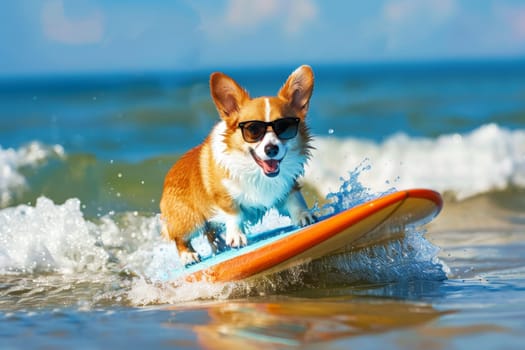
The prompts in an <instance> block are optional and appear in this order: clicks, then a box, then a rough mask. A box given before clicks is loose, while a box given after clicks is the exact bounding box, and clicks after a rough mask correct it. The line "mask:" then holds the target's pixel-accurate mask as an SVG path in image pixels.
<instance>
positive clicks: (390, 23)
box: [376, 0, 459, 52]
mask: <svg viewBox="0 0 525 350" xmlns="http://www.w3.org/2000/svg"><path fill="white" fill-rule="evenodd" d="M458 10H459V9H458V4H457V2H456V0H390V1H387V2H385V4H384V6H383V8H382V13H381V16H380V21H379V23H376V28H377V29H378V31H379V32H381V33H382V36H384V38H385V40H386V49H387V51H388V52H399V51H400V50H404V49H407V48H414V47H418V46H419V44H423V43H424V42H425V41H427V40H429V38H431V37H432V36H433V35H435V33H436V32H437V31H438V30H440V29H441V28H443V27H444V26H445V25H446V23H447V22H448V21H450V20H451V19H453V18H454V16H456V15H457V13H458ZM423 46H424V47H426V45H423Z"/></svg>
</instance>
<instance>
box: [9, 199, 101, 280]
mask: <svg viewBox="0 0 525 350" xmlns="http://www.w3.org/2000/svg"><path fill="white" fill-rule="evenodd" d="M97 236H99V231H98V227H97V226H96V225H94V224H93V223H91V222H89V221H86V220H85V219H84V217H83V214H82V212H81V211H80V201H78V200H77V199H69V200H67V201H66V202H65V203H64V204H62V205H56V204H54V203H53V202H52V201H51V200H49V199H47V198H45V197H41V198H39V199H38V200H37V202H36V205H35V206H34V207H32V206H28V205H19V206H17V207H13V208H6V209H2V210H0V272H1V273H35V272H54V271H56V272H61V273H66V274H67V273H74V272H85V271H100V270H103V269H105V266H106V261H107V259H108V254H107V252H106V251H105V250H104V249H103V248H101V247H100V246H98V244H97V241H98V238H97Z"/></svg>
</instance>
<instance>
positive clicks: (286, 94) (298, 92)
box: [278, 65, 314, 116]
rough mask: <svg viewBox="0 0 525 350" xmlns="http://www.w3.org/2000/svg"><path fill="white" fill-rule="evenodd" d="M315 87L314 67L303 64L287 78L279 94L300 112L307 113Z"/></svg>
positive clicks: (301, 113) (300, 113)
mask: <svg viewBox="0 0 525 350" xmlns="http://www.w3.org/2000/svg"><path fill="white" fill-rule="evenodd" d="M313 89H314V73H313V71H312V68H311V67H310V66H307V65H303V66H301V67H299V68H297V69H296V70H295V71H294V72H293V73H292V74H290V76H289V77H288V79H287V80H286V83H284V85H283V87H282V88H281V90H279V94H278V96H279V97H280V98H282V99H284V100H287V101H288V103H289V104H290V106H291V107H292V108H293V109H294V110H295V111H296V112H297V113H298V114H299V115H302V116H304V115H306V112H307V111H308V104H309V102H310V97H311V96H312V91H313Z"/></svg>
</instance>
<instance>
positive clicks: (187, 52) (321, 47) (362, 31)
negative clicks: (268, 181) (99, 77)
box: [0, 0, 525, 76]
mask: <svg viewBox="0 0 525 350" xmlns="http://www.w3.org/2000/svg"><path fill="white" fill-rule="evenodd" d="M0 13H2V21H0V75H3V76H5V75H34V74H53V73H60V74H62V73H78V72H84V73H85V72H88V73H89V72H101V71H102V72H114V71H138V72H143V71H152V70H154V71H159V70H196V69H208V68H209V69H214V68H222V67H232V66H233V67H239V66H258V65H274V64H300V63H310V64H315V63H323V62H342V63H344V62H369V61H374V62H377V61H379V62H383V61H387V62H388V61H407V60H408V61H413V60H441V59H447V60H450V59H487V58H522V57H525V1H523V0H366V1H364V0H355V1H354V0H346V1H345V0H341V1H336V0H327V1H321V0H261V1H247V0H220V1H215V0H201V1H190V0H188V1H183V0H179V1H177V0H170V1H168V0H165V1H162V0H158V1H157V0H150V1H138V0H127V1H123V0H113V1H112V0H5V1H2V2H1V3H0Z"/></svg>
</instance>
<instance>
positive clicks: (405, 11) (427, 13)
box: [383, 0, 457, 24]
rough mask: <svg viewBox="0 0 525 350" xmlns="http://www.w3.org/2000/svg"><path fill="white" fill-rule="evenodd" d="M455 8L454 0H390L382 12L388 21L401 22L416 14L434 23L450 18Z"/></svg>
mask: <svg viewBox="0 0 525 350" xmlns="http://www.w3.org/2000/svg"><path fill="white" fill-rule="evenodd" d="M456 9H457V5H456V1H455V0H391V1H388V2H387V3H386V4H385V6H384V8H383V14H384V17H385V19H386V20H387V21H389V22H390V23H400V24H401V23H403V22H405V21H411V20H413V19H414V18H415V17H417V16H424V18H425V19H426V20H428V21H431V22H432V23H436V22H442V21H444V20H447V19H448V18H450V17H451V16H452V15H454V14H455V12H456Z"/></svg>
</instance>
